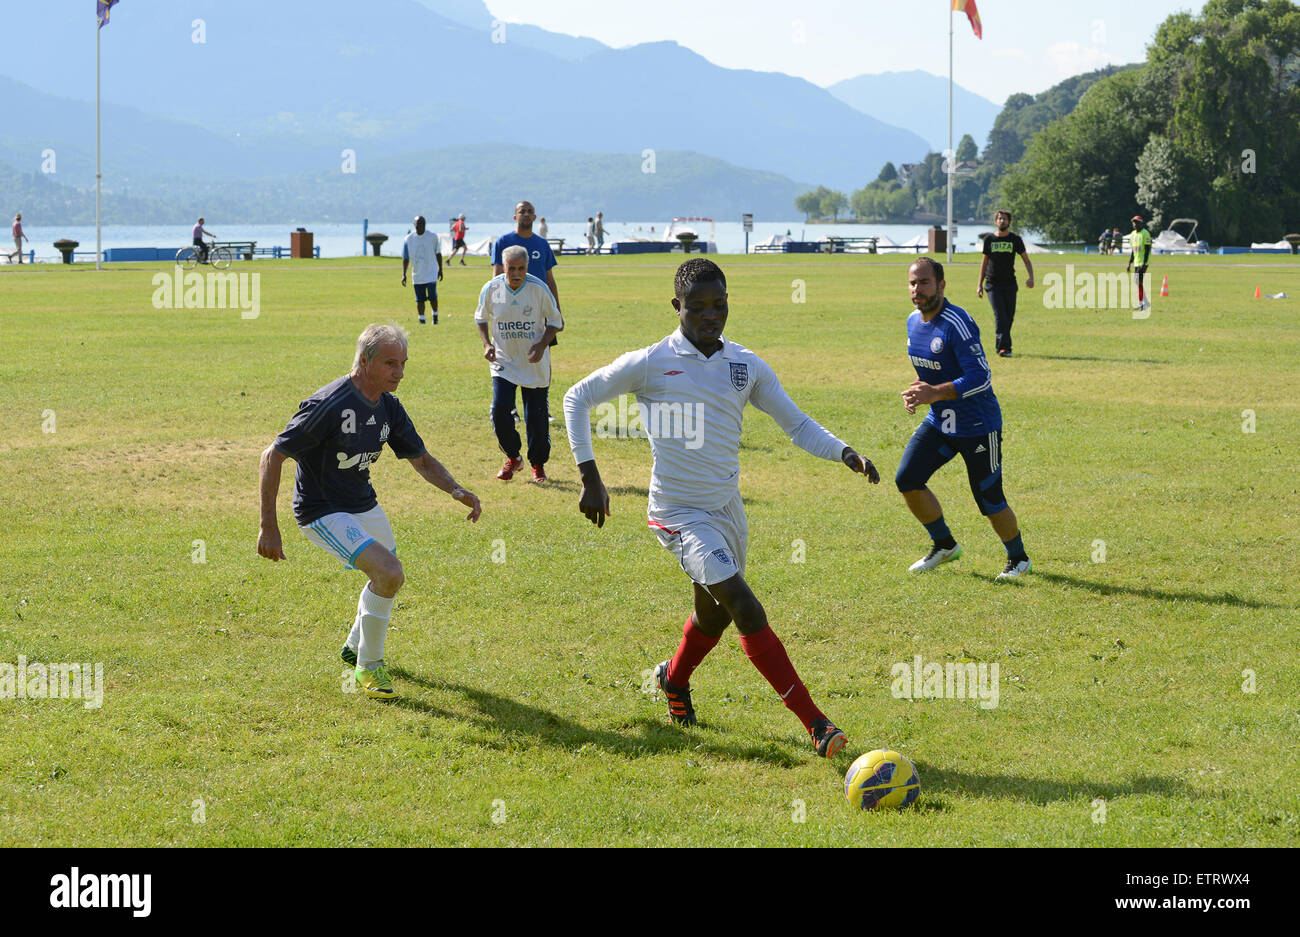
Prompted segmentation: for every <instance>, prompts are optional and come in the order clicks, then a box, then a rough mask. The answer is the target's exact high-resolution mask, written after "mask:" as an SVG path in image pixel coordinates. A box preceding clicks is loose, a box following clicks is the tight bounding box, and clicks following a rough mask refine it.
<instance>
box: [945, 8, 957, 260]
mask: <svg viewBox="0 0 1300 937" xmlns="http://www.w3.org/2000/svg"><path fill="white" fill-rule="evenodd" d="M952 28H953V27H952V3H951V2H950V3H949V4H948V237H947V241H948V263H952V174H953V171H954V170H955V169H956V168H957V153H956V152H955V151H954V150H953V148H952Z"/></svg>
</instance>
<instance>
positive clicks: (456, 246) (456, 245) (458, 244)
mask: <svg viewBox="0 0 1300 937" xmlns="http://www.w3.org/2000/svg"><path fill="white" fill-rule="evenodd" d="M462 247H465V239H464V238H456V240H454V241H452V242H451V249H452V250H454V251H458V250H460V249H461V248H462ZM465 249H466V250H469V248H467V247H466V248H465Z"/></svg>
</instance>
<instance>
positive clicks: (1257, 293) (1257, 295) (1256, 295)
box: [1255, 286, 1260, 299]
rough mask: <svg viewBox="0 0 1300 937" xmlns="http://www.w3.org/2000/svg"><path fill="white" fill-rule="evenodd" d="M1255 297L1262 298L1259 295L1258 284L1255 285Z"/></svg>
mask: <svg viewBox="0 0 1300 937" xmlns="http://www.w3.org/2000/svg"><path fill="white" fill-rule="evenodd" d="M1255 298H1256V299H1259V298H1260V297H1259V287H1258V286H1257V287H1255Z"/></svg>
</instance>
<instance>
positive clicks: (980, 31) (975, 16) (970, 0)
mask: <svg viewBox="0 0 1300 937" xmlns="http://www.w3.org/2000/svg"><path fill="white" fill-rule="evenodd" d="M952 8H953V9H954V10H956V11H957V12H958V13H965V14H966V18H967V19H968V20H970V28H971V29H973V30H975V38H976V39H983V38H984V27H983V26H981V25H980V11H979V10H977V9H975V0H952Z"/></svg>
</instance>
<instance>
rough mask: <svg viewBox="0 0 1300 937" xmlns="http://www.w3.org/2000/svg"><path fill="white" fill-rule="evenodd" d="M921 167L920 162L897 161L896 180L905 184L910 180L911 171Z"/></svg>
mask: <svg viewBox="0 0 1300 937" xmlns="http://www.w3.org/2000/svg"><path fill="white" fill-rule="evenodd" d="M920 168H921V164H920V163H899V164H898V181H899V182H901V183H903V185H907V184H908V183H909V182H911V181H912V173H914V172H916V171H917V170H918V169H920Z"/></svg>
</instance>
